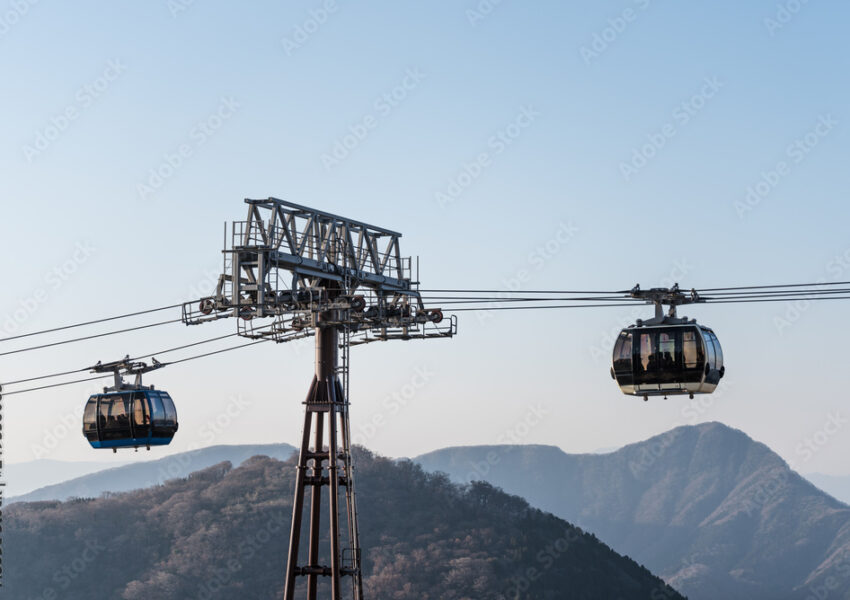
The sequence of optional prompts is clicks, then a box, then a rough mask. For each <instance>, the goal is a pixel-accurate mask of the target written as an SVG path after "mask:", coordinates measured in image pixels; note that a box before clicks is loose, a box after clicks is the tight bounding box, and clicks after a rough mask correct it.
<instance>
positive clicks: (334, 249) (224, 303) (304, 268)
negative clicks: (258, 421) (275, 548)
mask: <svg viewBox="0 0 850 600" xmlns="http://www.w3.org/2000/svg"><path fill="white" fill-rule="evenodd" d="M245 203H246V204H247V207H248V216H247V218H246V219H245V220H244V221H234V222H233V223H232V224H231V227H230V229H229V232H228V228H227V227H226V226H225V236H224V237H225V247H224V250H223V268H222V273H221V275H220V276H219V280H218V284H217V286H216V290H215V293H214V294H213V295H211V296H209V297H206V298H204V299H202V300H201V302H200V303H199V304H186V305H184V306H183V321H184V323H186V324H187V325H198V324H201V323H206V322H210V321H213V320H217V319H221V318H228V317H237V319H238V320H237V322H238V329H237V331H238V333H239V334H240V335H242V336H244V337H247V338H251V339H268V340H272V341H275V342H278V343H284V342H290V341H294V340H296V339H300V338H304V337H308V336H312V337H314V338H315V346H316V360H315V372H314V375H313V380H312V383H311V385H310V389H309V392H308V394H307V398H306V400H305V401H304V427H303V430H302V438H301V448H300V452H299V457H298V463H297V469H296V477H295V495H294V499H293V511H292V527H291V531H290V539H289V552H288V556H287V565H286V577H285V588H284V599H285V600H296V598H299V599H300V598H306V599H307V600H317V599H318V598H319V597H320V594H321V593H322V590H327V589H329V597H330V598H331V599H332V600H341V598H343V593H344V592H343V589H346V590H348V592H350V597H351V598H353V599H354V600H363V565H362V552H361V547H360V531H359V525H358V514H357V496H356V493H355V485H354V461H353V457H352V453H351V423H350V419H349V406H350V404H349V370H350V360H351V347H352V346H355V345H358V344H365V343H370V342H376V341H388V340H410V339H434V338H445V337H451V336H453V335H454V334H455V333H456V332H457V321H456V319H455V317H451V318H444V317H443V313H442V311H441V310H440V309H439V308H426V307H425V305H424V303H423V301H422V297H421V295H420V294H419V291H418V282H417V281H415V280H414V279H413V274H412V269H411V260H410V258H404V257H402V255H401V252H400V246H399V240H400V238H401V234H400V233H398V232H395V231H391V230H389V229H383V228H380V227H375V226H373V225H368V224H366V223H363V222H361V221H355V220H353V219H348V218H345V217H340V216H338V215H334V214H331V213H328V212H324V211H320V210H315V209H312V208H308V207H306V206H301V205H299V204H294V203H291V202H287V201H284V200H280V199H277V198H268V199H265V200H251V199H247V200H245ZM228 233H229V236H228ZM228 237H229V239H228ZM308 492H309V493H308ZM305 530H306V536H305ZM323 531H327V533H328V535H327V538H326V539H327V543H326V544H325V545H326V547H323V544H322V540H323V539H325V538H324V537H323V535H322V532H323ZM305 537H306V543H302V541H304V538H305ZM323 582H329V585H327V583H324V587H322V585H323ZM345 595H346V596H348V593H346V594H345ZM323 597H324V596H323Z"/></svg>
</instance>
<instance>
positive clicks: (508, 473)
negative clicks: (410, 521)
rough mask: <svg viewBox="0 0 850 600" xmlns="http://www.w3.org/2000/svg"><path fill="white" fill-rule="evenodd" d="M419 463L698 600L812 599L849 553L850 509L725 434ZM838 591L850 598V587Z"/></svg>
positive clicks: (451, 454) (513, 450)
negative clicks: (634, 563) (525, 507)
mask: <svg viewBox="0 0 850 600" xmlns="http://www.w3.org/2000/svg"><path fill="white" fill-rule="evenodd" d="M414 460H416V462H417V463H419V464H421V465H422V466H423V467H424V468H425V469H426V470H428V471H442V472H446V473H448V474H449V475H450V477H451V478H452V480H453V481H458V482H464V481H468V480H470V479H472V478H477V479H482V480H486V481H488V482H490V483H492V484H493V485H496V486H498V487H501V488H503V489H504V490H505V491H507V492H508V493H512V494H519V495H521V496H523V497H524V498H526V499H527V500H529V502H530V503H531V504H532V505H534V506H538V507H540V508H541V509H543V510H547V511H550V512H552V513H553V514H555V515H557V516H559V517H561V518H564V519H566V520H568V521H570V522H573V523H576V524H577V525H578V526H580V527H583V528H584V529H587V530H589V531H593V532H594V533H595V534H597V535H598V536H599V538H600V539H601V540H602V541H604V542H606V543H607V544H609V545H610V546H611V547H612V548H614V549H615V550H617V551H619V552H621V553H624V554H627V555H630V556H633V557H635V558H636V559H637V560H639V561H640V562H642V563H643V564H645V565H647V566H648V567H649V568H650V569H651V570H653V572H656V573H658V574H659V575H661V576H662V577H664V578H665V579H666V580H667V581H668V582H671V583H672V584H673V585H674V587H677V589H679V590H681V591H682V592H683V593H685V594H687V595H688V596H689V597H691V598H692V599H694V600H700V599H708V598H716V597H720V596H722V597H726V598H741V599H743V598H747V599H750V598H771V599H774V598H805V597H806V595H807V593H806V590H807V589H809V588H810V587H817V586H822V585H825V581H826V580H827V579H828V578H829V577H830V576H832V577H833V579H837V578H838V575H840V574H841V573H840V572H839V571H838V570H837V569H838V566H837V565H835V564H833V563H834V561H833V559H832V553H833V552H836V551H843V550H845V549H847V550H850V536H849V535H848V534H850V525H848V524H850V507H847V506H846V505H844V504H842V503H841V502H839V501H837V500H835V499H834V498H832V497H831V496H829V495H828V494H826V493H824V492H822V491H820V490H818V489H817V488H816V487H815V486H814V485H812V484H811V483H810V482H808V481H807V480H805V479H804V478H803V477H802V476H800V475H799V474H797V473H795V472H794V471H792V470H791V469H790V468H789V466H788V464H787V463H786V462H785V461H784V460H783V459H782V458H781V457H779V456H778V455H776V454H775V453H774V452H773V451H771V450H770V448H769V447H768V446H766V445H765V444H763V443H760V442H756V441H754V440H752V439H751V438H749V436H747V435H746V433H744V432H742V431H740V430H737V429H733V428H730V427H728V426H726V425H723V424H722V423H717V422H712V423H705V424H700V425H694V426H682V427H678V428H675V429H672V430H670V431H668V432H665V433H662V434H660V435H657V436H653V437H651V438H649V439H647V440H645V441H642V442H635V443H632V444H628V445H626V446H624V447H623V448H621V449H620V450H618V451H616V452H613V453H610V454H602V455H600V454H577V455H571V454H567V453H565V452H563V451H562V450H560V449H559V448H556V447H552V446H549V447H541V446H522V447H515V446H484V447H474V446H463V447H457V448H454V449H443V450H438V451H435V452H431V453H428V454H424V455H422V456H419V457H417V458H416V459H414ZM540 465H545V468H544V469H541V468H540ZM837 585H838V586H839V589H840V590H841V593H842V594H844V596H841V597H850V579H847V578H843V579H841V580H840V583H839V584H837Z"/></svg>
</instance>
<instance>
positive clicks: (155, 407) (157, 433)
mask: <svg viewBox="0 0 850 600" xmlns="http://www.w3.org/2000/svg"><path fill="white" fill-rule="evenodd" d="M163 366H165V365H163V364H162V363H160V362H158V361H157V360H156V359H154V360H153V364H152V365H151V366H148V365H146V364H145V363H139V362H135V363H134V362H130V361H129V358H125V359H124V360H122V361H118V362H114V363H108V364H105V365H104V364H101V363H98V364H97V365H95V366H94V367H92V371H93V372H96V373H104V372H108V371H112V372H113V373H114V375H115V385H114V386H113V387H111V388H104V390H103V393H102V394H94V395H92V396H91V397H90V398H89V400H88V402H87V403H86V407H85V410H84V411H83V435H84V436H85V437H86V439H87V440H88V442H89V444H91V446H92V448H111V449H112V450H113V452H117V451H118V448H136V449H138V448H140V447H144V448H147V449H148V450H150V447H151V446H165V445H167V444H169V443H170V442H171V440H172V438H173V437H174V434H175V433H176V432H177V427H178V425H177V410H176V409H175V408H174V402H173V401H172V400H171V396H169V395H168V393H167V392H163V391H161V390H155V389H154V387H153V386H147V387H146V386H143V385H142V373H146V372H148V371H153V370H154V369H159V368H161V367H163ZM122 371H123V373H124V374H134V375H136V381H135V383H134V384H127V383H125V382H124V380H123V378H122V376H121V375H122Z"/></svg>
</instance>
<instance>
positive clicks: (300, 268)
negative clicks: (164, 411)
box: [183, 198, 457, 345]
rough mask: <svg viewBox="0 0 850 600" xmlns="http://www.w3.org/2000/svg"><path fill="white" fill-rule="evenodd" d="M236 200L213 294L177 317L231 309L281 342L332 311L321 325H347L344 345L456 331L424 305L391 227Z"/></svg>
mask: <svg viewBox="0 0 850 600" xmlns="http://www.w3.org/2000/svg"><path fill="white" fill-rule="evenodd" d="M245 203H246V204H247V206H248V216H247V219H246V220H244V221H234V222H233V223H232V226H231V228H230V244H229V245H228V244H227V237H228V236H227V229H226V228H225V248H224V250H223V256H224V261H223V263H224V264H223V272H222V274H221V275H220V277H219V281H218V285H217V286H216V291H215V295H213V296H210V297H208V298H204V299H203V300H202V301H201V302H200V304H186V305H184V306H183V320H184V322H185V323H186V324H189V325H194V324H199V323H204V322H207V321H211V320H215V319H220V318H226V317H239V327H238V332H239V334H240V335H242V336H244V337H248V338H252V339H272V340H274V341H277V342H286V341H291V340H294V339H298V338H301V337H307V336H310V335H313V334H314V330H315V328H316V327H317V326H318V315H319V314H320V313H327V311H334V312H333V314H335V315H337V318H338V320H337V321H334V322H328V321H327V320H325V321H323V322H322V326H336V327H345V328H347V329H348V331H349V332H350V335H351V341H350V343H351V344H352V345H356V344H363V343H368V342H373V341H381V340H390V339H414V338H433V337H451V336H452V335H454V333H456V330H457V322H456V319H455V318H454V317H452V318H444V316H443V313H442V311H441V310H440V309H439V308H430V309H429V308H426V307H425V305H424V303H423V301H422V297H421V295H420V294H419V291H418V282H416V281H413V280H412V265H411V262H412V261H411V259H410V258H404V257H402V256H401V252H400V247H399V239H400V238H401V234H400V233H398V232H395V231H391V230H388V229H383V228H380V227H375V226H373V225H368V224H366V223H363V222H360V221H355V220H353V219H348V218H345V217H340V216H338V215H334V214H331V213H327V212H324V211H320V210H315V209H312V208H308V207H306V206H301V205H298V204H294V203H292V202H287V201H285V200H280V199H277V198H268V199H265V200H252V199H246V200H245ZM267 317H273V318H274V321H273V322H272V323H271V324H268V322H266V323H265V324H260V323H259V322H258V320H259V319H263V318H267Z"/></svg>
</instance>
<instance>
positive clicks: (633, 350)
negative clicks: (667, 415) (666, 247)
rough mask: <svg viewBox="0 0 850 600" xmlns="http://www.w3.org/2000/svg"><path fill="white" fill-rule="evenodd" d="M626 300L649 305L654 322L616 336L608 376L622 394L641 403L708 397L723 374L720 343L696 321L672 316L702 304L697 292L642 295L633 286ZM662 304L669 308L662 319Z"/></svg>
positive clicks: (664, 291) (676, 290)
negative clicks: (652, 306) (680, 396)
mask: <svg viewBox="0 0 850 600" xmlns="http://www.w3.org/2000/svg"><path fill="white" fill-rule="evenodd" d="M631 296H632V297H635V298H645V299H648V300H649V301H651V302H653V303H654V304H655V318H653V319H648V320H645V321H641V320H638V322H637V323H636V324H635V325H632V326H630V327H628V328H626V329H623V330H622V331H621V332H620V335H619V336H618V337H617V341H616V343H615V344H614V356H613V365H612V367H611V377H612V378H613V379H615V380H616V381H617V384H618V385H619V386H620V389H621V390H622V392H623V393H624V394H628V395H632V396H643V398H644V400H648V399H649V396H664V397H665V398H666V397H667V396H670V395H678V394H688V395H689V396H690V397H691V398H693V395H694V394H710V393H711V392H713V391H714V390H715V389H716V388H717V384H718V383H719V382H720V379H721V378H722V377H723V375H724V373H725V372H726V368H725V367H724V366H723V350H722V349H721V348H720V342H719V341H718V340H717V336H716V335H715V334H714V331H712V330H711V329H710V328H708V327H706V326H704V325H700V324H697V322H696V320H695V319H691V320H689V319H688V318H686V317H683V318H679V317H677V316H676V306H677V305H679V304H691V303H694V302H700V301H701V299H700V298H699V296H698V295H697V294H696V292H694V291H692V292H691V293H690V295H687V296H686V295H684V294H682V293H681V292H680V291H679V288H678V285H676V286H674V287H673V288H672V289H669V290H668V289H666V288H663V289H659V288H654V289H651V290H646V291H643V290H641V289H640V287H639V286H636V287H635V288H634V289H633V290H632V291H631ZM664 304H667V305H669V306H670V311H669V313H668V314H667V315H665V314H664V310H663V306H662V305H664Z"/></svg>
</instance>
